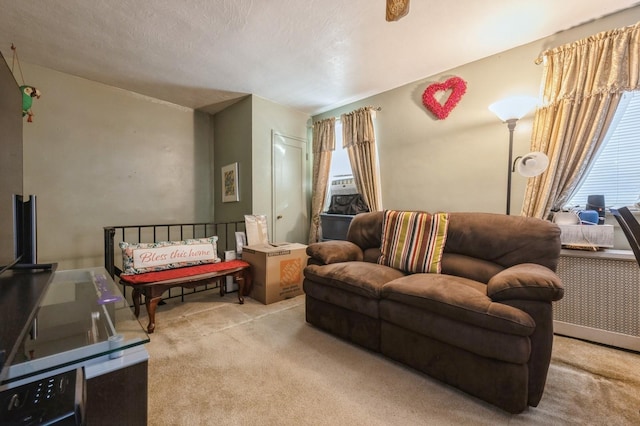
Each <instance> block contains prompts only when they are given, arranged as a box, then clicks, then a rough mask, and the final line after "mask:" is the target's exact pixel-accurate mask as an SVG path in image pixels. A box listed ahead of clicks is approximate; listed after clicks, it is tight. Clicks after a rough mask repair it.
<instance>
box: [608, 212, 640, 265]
mask: <svg viewBox="0 0 640 426" xmlns="http://www.w3.org/2000/svg"><path fill="white" fill-rule="evenodd" d="M611 213H612V214H613V216H614V217H615V218H616V220H617V221H618V223H619V224H620V228H622V232H624V236H625V237H627V241H629V245H630V246H631V250H633V254H634V256H635V257H636V260H637V261H638V265H639V266H640V223H638V221H637V220H636V218H635V216H634V215H633V213H631V211H630V210H629V209H628V208H627V207H620V208H619V209H611Z"/></svg>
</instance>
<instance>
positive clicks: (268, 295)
mask: <svg viewBox="0 0 640 426" xmlns="http://www.w3.org/2000/svg"><path fill="white" fill-rule="evenodd" d="M306 251H307V246H305V245H304V244H297V243H278V244H267V245H253V246H245V247H243V248H242V260H245V261H247V262H249V264H250V265H251V271H252V273H253V288H252V290H251V294H250V295H249V296H250V297H251V298H253V299H255V300H258V301H260V302H262V303H264V304H265V305H268V304H270V303H273V302H278V301H280V300H284V299H289V298H291V297H295V296H298V295H300V294H303V291H302V280H303V278H304V275H303V273H302V271H303V270H304V268H305V266H307V258H308V256H307V252H306Z"/></svg>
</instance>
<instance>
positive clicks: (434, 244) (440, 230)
mask: <svg viewBox="0 0 640 426" xmlns="http://www.w3.org/2000/svg"><path fill="white" fill-rule="evenodd" d="M448 226H449V214H448V213H435V214H430V213H426V212H403V211H396V210H385V212H384V217H383V221H382V246H381V248H380V251H381V252H382V254H381V255H380V257H379V258H378V263H380V264H382V265H386V266H390V267H392V268H395V269H399V270H401V271H405V272H430V273H440V262H441V260H442V252H443V250H444V244H445V242H446V240H447V228H448Z"/></svg>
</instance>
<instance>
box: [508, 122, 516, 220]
mask: <svg viewBox="0 0 640 426" xmlns="http://www.w3.org/2000/svg"><path fill="white" fill-rule="evenodd" d="M517 121H518V119H517V118H510V119H508V120H507V121H506V123H507V127H508V128H509V163H508V164H507V214H510V213H511V165H512V164H513V130H514V129H515V128H516V122H517Z"/></svg>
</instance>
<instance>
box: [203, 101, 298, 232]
mask: <svg viewBox="0 0 640 426" xmlns="http://www.w3.org/2000/svg"><path fill="white" fill-rule="evenodd" d="M309 119H310V116H309V115H308V114H305V113H302V112H299V111H296V110H294V109H291V108H288V107H285V106H282V105H280V104H277V103H274V102H271V101H269V100H267V99H264V98H261V97H259V96H255V95H251V96H249V97H247V98H245V99H243V100H242V101H240V102H238V103H236V104H234V105H232V106H230V107H228V108H226V109H224V110H223V111H221V112H219V113H217V114H216V115H215V116H214V159H215V161H214V166H215V170H214V173H213V179H214V181H215V183H214V189H215V190H214V193H215V201H214V204H215V220H216V221H217V222H228V221H236V220H244V215H245V214H264V215H267V218H268V220H269V224H270V229H272V222H271V219H272V217H271V216H272V188H271V185H272V155H271V132H272V131H275V132H279V133H282V134H284V135H287V136H293V137H296V138H301V139H305V140H307V123H308V121H309ZM234 162H238V168H239V186H240V201H239V202H237V203H223V202H222V201H221V197H222V195H221V192H222V184H221V171H220V169H221V167H223V166H225V165H227V164H231V163H234ZM309 176H310V174H309ZM308 179H310V177H309V178H308ZM303 184H305V185H306V186H307V187H309V186H310V185H308V182H304V183H303ZM307 192H309V190H307Z"/></svg>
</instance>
